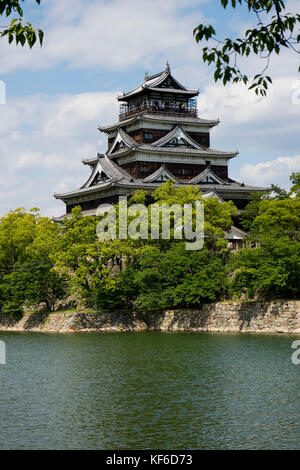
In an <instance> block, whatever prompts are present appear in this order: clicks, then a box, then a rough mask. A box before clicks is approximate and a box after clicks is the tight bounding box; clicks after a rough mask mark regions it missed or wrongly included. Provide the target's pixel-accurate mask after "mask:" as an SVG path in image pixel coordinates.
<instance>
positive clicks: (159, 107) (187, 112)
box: [119, 99, 198, 121]
mask: <svg viewBox="0 0 300 470" xmlns="http://www.w3.org/2000/svg"><path fill="white" fill-rule="evenodd" d="M145 112H146V113H151V114H164V115H169V116H178V117H186V116H192V117H197V116H198V110H197V100H195V99H189V100H188V101H185V102H169V101H164V100H145V101H144V102H142V103H139V104H129V103H123V104H121V105H120V114H119V120H120V121H123V120H124V119H128V118H130V117H133V116H135V115H136V114H139V113H145Z"/></svg>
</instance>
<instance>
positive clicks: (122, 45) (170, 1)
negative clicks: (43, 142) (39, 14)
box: [0, 0, 204, 73]
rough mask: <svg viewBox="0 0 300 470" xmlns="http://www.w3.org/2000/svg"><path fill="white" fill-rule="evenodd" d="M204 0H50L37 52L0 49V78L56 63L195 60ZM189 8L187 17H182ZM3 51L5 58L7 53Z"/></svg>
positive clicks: (114, 65)
mask: <svg viewBox="0 0 300 470" xmlns="http://www.w3.org/2000/svg"><path fill="white" fill-rule="evenodd" d="M203 1H204V0H185V1H184V2H182V1H181V0H164V1H163V2H161V1H160V0H151V2H150V3H149V1H148V0H110V1H106V0H97V1H93V0H90V1H89V2H86V0H76V1H74V0H64V1H63V2H62V1H61V0H51V1H49V2H48V3H45V5H44V6H43V10H41V11H44V12H45V17H44V20H43V21H42V22H41V24H40V25H39V26H40V27H42V29H43V30H44V32H45V38H44V44H43V47H42V48H39V47H35V48H33V49H32V50H31V51H29V49H28V47H26V48H25V49H23V48H21V47H18V48H14V49H13V48H12V47H11V46H8V45H7V44H6V42H5V43H4V42H3V41H1V45H0V64H1V65H0V73H5V72H8V71H11V70H15V69H19V68H24V67H26V68H28V67H29V68H30V69H46V68H51V67H53V66H56V65H58V64H62V63H64V64H66V65H67V66H68V67H71V68H77V69H84V68H90V67H95V68H99V67H104V68H109V69H115V70H118V69H121V68H124V67H126V68H130V67H132V66H136V65H139V66H140V65H144V67H146V68H147V67H150V66H154V65H157V59H158V60H159V63H160V65H161V61H162V59H163V58H164V59H165V60H166V59H167V58H168V59H169V60H170V61H173V60H174V61H175V60H176V61H177V60H178V57H180V58H181V60H182V61H184V62H186V63H187V62H189V61H190V60H193V61H194V62H195V63H196V62H197V61H199V47H198V46H197V45H196V43H195V41H194V40H193V38H192V31H193V28H194V27H195V26H196V25H197V24H198V23H200V22H201V20H202V19H203V16H202V14H201V11H200V9H199V8H200V6H201V3H203ZM189 6H192V7H194V9H193V13H191V12H188V11H187V8H188V7H189ZM8 50H9V53H8Z"/></svg>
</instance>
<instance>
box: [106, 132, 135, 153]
mask: <svg viewBox="0 0 300 470" xmlns="http://www.w3.org/2000/svg"><path fill="white" fill-rule="evenodd" d="M135 146H136V142H135V141H134V140H133V139H132V138H131V137H130V136H129V135H128V134H126V132H124V131H123V129H119V130H118V132H117V135H116V137H115V139H114V141H113V143H112V144H111V146H110V148H109V150H108V152H107V155H112V154H114V153H116V152H121V151H122V150H124V151H125V150H130V149H131V148H133V147H135Z"/></svg>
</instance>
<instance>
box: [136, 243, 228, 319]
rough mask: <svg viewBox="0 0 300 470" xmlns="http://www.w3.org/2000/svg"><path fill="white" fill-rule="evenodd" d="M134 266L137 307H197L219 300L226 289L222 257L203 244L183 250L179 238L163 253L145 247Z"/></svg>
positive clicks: (140, 308)
mask: <svg viewBox="0 0 300 470" xmlns="http://www.w3.org/2000/svg"><path fill="white" fill-rule="evenodd" d="M136 268H137V267H135V274H134V281H133V282H134V286H135V288H136V289H135V291H136V298H135V301H134V307H135V308H136V309H139V310H143V311H145V310H152V309H164V308H169V307H170V306H171V307H172V308H176V307H182V308H183V307H197V306H198V307H199V306H200V305H201V304H202V303H203V302H210V301H216V300H219V299H220V298H222V296H223V295H224V293H225V292H226V287H227V279H226V273H225V262H224V259H223V258H222V256H221V255H220V254H217V253H212V252H210V251H209V250H208V249H207V248H206V247H204V248H203V249H202V250H199V251H186V249H185V244H184V243H182V242H180V243H175V244H173V246H172V247H171V248H170V249H169V250H168V251H167V252H165V253H161V252H160V250H159V249H158V248H155V247H147V249H145V250H144V252H143V253H142V255H141V257H140V258H139V266H138V268H139V269H136Z"/></svg>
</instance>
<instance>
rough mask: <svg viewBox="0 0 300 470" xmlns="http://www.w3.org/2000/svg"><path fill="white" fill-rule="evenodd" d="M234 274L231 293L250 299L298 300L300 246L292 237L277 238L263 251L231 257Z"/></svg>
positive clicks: (263, 246)
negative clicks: (243, 295)
mask: <svg viewBox="0 0 300 470" xmlns="http://www.w3.org/2000/svg"><path fill="white" fill-rule="evenodd" d="M229 268H230V269H231V270H232V271H233V272H234V277H233V280H232V282H231V284H230V289H229V291H230V293H231V294H233V295H237V296H240V295H241V294H247V296H248V297H249V298H250V299H253V298H260V299H267V300H269V299H270V300H271V299H297V298H299V294H300V244H299V242H298V243H297V242H295V241H293V240H291V239H290V238H288V237H281V238H278V239H276V238H273V239H269V240H268V241H266V242H264V243H263V244H262V245H261V246H260V247H258V248H255V249H251V248H246V249H242V250H240V251H239V252H238V253H237V254H235V255H232V256H231V262H230V264H229Z"/></svg>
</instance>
